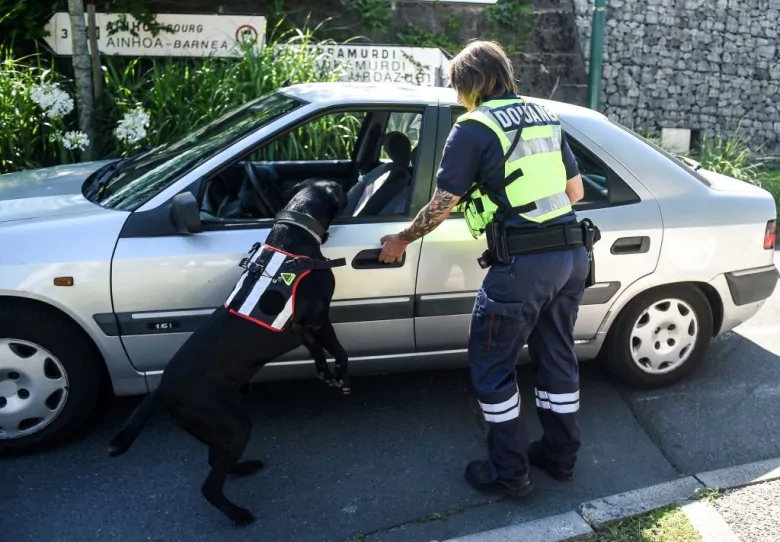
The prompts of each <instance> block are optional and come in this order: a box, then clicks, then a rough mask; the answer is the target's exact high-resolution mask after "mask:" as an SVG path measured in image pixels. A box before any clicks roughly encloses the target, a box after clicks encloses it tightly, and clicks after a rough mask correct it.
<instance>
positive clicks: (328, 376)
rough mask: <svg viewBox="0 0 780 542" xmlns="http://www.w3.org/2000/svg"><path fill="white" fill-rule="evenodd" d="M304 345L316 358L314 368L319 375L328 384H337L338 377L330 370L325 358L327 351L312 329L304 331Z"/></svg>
mask: <svg viewBox="0 0 780 542" xmlns="http://www.w3.org/2000/svg"><path fill="white" fill-rule="evenodd" d="M303 345H304V346H305V347H306V350H308V351H309V354H311V357H312V358H313V359H314V368H315V369H316V371H317V377H318V378H319V379H320V380H322V381H323V382H325V383H326V384H327V385H328V386H335V385H336V377H335V376H333V373H331V372H330V369H329V368H328V361H327V360H326V359H325V351H324V350H323V349H322V346H320V343H319V342H318V341H317V339H315V338H314V336H313V335H312V334H311V332H310V331H308V330H304V332H303Z"/></svg>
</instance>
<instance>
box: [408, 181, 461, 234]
mask: <svg viewBox="0 0 780 542" xmlns="http://www.w3.org/2000/svg"><path fill="white" fill-rule="evenodd" d="M458 199H460V198H458V197H457V196H455V195H454V194H450V193H449V192H446V191H444V190H441V189H440V188H437V189H436V192H435V193H434V194H433V198H431V201H429V202H428V204H427V205H426V206H425V207H423V208H422V209H420V212H419V213H418V214H417V217H416V218H415V219H414V222H412V224H411V225H410V226H408V227H407V228H405V229H404V230H403V231H402V232H401V233H400V234H399V237H400V238H401V240H402V241H404V242H406V243H411V242H412V241H415V240H417V239H419V238H420V237H422V236H423V235H427V234H429V233H431V232H432V231H433V230H434V229H436V226H438V225H439V224H441V222H442V221H443V220H444V219H445V218H447V215H448V214H449V212H450V209H451V208H452V206H453V205H455V203H457V201H458Z"/></svg>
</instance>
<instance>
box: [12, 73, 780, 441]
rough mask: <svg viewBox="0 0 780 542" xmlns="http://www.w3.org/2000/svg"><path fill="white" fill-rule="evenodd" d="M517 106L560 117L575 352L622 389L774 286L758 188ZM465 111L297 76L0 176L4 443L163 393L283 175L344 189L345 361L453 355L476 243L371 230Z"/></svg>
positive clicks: (408, 365)
mask: <svg viewBox="0 0 780 542" xmlns="http://www.w3.org/2000/svg"><path fill="white" fill-rule="evenodd" d="M532 101H533V102H536V103H540V104H542V105H544V106H545V107H547V108H548V109H549V110H550V111H552V112H554V113H555V114H557V115H558V116H559V117H560V119H561V121H562V123H563V126H564V129H565V131H566V134H567V136H568V141H569V143H570V145H571V147H572V149H573V151H574V154H575V155H576V157H577V160H578V162H579V165H580V168H581V171H582V177H583V180H584V183H585V197H584V199H583V200H582V201H581V202H579V203H578V204H577V205H576V209H577V211H578V214H579V216H580V217H588V218H590V219H592V220H593V222H594V223H596V224H597V225H598V226H599V227H600V229H601V232H602V239H601V241H600V242H599V243H598V244H597V245H596V248H595V259H596V280H597V284H596V285H595V286H593V287H591V288H589V289H588V290H587V291H586V293H585V297H584V299H583V300H582V304H581V306H580V311H579V317H578V319H577V325H576V329H575V339H576V343H577V353H578V355H579V357H580V359H582V360H586V359H592V358H596V357H600V358H602V359H603V362H604V363H605V364H606V365H607V366H608V367H609V368H610V370H611V371H612V372H614V374H615V375H617V376H618V377H619V378H620V379H621V380H622V381H623V382H625V383H627V384H628V385H631V386H638V387H659V386H666V385H669V384H671V383H673V382H676V381H678V380H679V379H681V378H682V377H684V376H685V375H686V374H688V373H689V372H690V371H691V370H692V369H693V368H694V366H695V365H696V364H697V363H699V362H700V361H701V360H702V358H703V356H704V354H705V351H706V349H707V346H708V344H709V342H710V340H711V339H712V338H713V337H714V336H716V335H718V334H720V333H723V332H725V331H727V330H730V329H732V328H733V327H735V326H737V325H738V324H741V323H742V322H745V321H746V320H748V319H749V318H751V317H752V316H753V315H754V314H755V313H756V311H758V309H759V308H760V307H761V305H762V303H763V302H764V300H765V299H766V298H768V297H769V296H770V295H771V294H772V292H773V290H774V288H775V284H776V282H777V278H778V272H777V269H776V268H775V266H774V264H773V251H774V250H773V249H774V244H775V217H776V209H775V203H774V201H773V199H772V197H771V196H770V195H769V193H767V192H766V191H764V190H762V189H760V188H758V187H756V186H753V185H750V184H747V183H744V182H740V181H737V180H735V179H732V178H729V177H725V176H723V175H718V174H715V173H712V172H709V171H705V170H703V169H701V168H700V167H699V166H698V165H696V164H693V165H689V164H686V163H684V162H682V161H681V160H679V159H678V158H676V157H674V156H671V155H669V154H668V153H666V152H665V151H663V150H661V149H659V148H658V147H656V146H654V145H652V144H651V143H649V142H648V141H646V140H644V139H642V138H641V137H639V136H637V135H636V134H634V133H633V132H631V131H629V130H627V129H626V128H624V127H622V126H620V125H618V124H615V123H614V122H612V121H610V120H608V119H607V118H606V117H604V116H603V115H601V114H599V113H596V112H593V111H591V110H589V109H584V108H581V107H576V106H573V105H568V104H564V103H558V102H550V101H545V100H535V99H532ZM461 113H463V109H462V108H461V107H460V106H458V105H457V103H456V95H455V92H454V91H453V90H451V89H444V88H426V87H418V86H412V85H387V84H382V85H373V84H360V83H321V84H306V85H296V86H292V87H288V88H284V89H280V90H278V91H275V92H272V93H270V94H267V95H265V96H262V97H260V98H258V99H257V100H254V101H252V102H251V103H248V104H246V105H245V106H243V107H241V108H239V109H237V110H236V111H233V112H231V113H230V114H228V115H226V116H224V117H222V118H220V119H218V120H215V121H214V122H213V123H211V124H209V125H208V126H206V127H205V128H203V129H201V130H198V131H196V132H193V133H192V134H191V135H189V136H188V137H186V138H184V139H183V140H181V141H176V142H171V143H170V144H167V145H164V146H162V147H159V148H155V149H152V150H150V151H146V152H143V153H140V154H138V155H135V156H132V157H130V158H127V159H123V160H119V161H117V160H112V161H104V162H94V163H82V164H75V165H63V166H59V167H52V168H46V169H39V170H33V171H26V172H22V173H14V174H8V175H3V176H0V236H2V247H3V250H2V253H1V254H0V453H4V454H9V453H22V452H29V451H34V450H40V449H43V448H44V447H51V446H54V445H57V444H60V443H62V442H64V441H66V440H67V439H68V438H69V437H71V436H73V435H74V434H75V433H77V432H78V431H80V429H81V428H82V427H83V424H84V422H85V421H86V420H87V419H88V417H89V415H90V413H91V412H92V411H93V410H94V409H95V407H96V405H97V404H98V400H99V398H100V396H101V394H102V393H104V392H108V393H113V394H115V395H132V394H143V393H147V392H148V391H149V390H150V389H152V388H153V387H154V386H156V385H157V383H158V382H159V378H160V375H161V373H162V371H163V369H164V368H165V365H166V363H167V362H168V360H170V359H171V357H172V355H173V354H174V353H175V352H176V350H177V349H178V348H179V347H180V346H181V344H182V343H183V342H184V341H185V340H186V339H187V337H188V336H189V335H190V333H191V332H192V331H193V330H194V329H196V328H197V327H198V326H199V325H200V324H201V322H203V321H204V319H205V318H206V316H207V315H208V314H209V313H211V312H212V311H213V310H214V309H215V307H217V306H219V305H220V304H222V303H223V302H224V300H225V298H226V296H227V295H228V293H229V292H230V291H231V289H232V287H233V285H234V283H235V281H236V280H237V278H238V276H239V274H240V271H241V268H239V266H238V262H239V260H240V259H241V258H242V257H243V256H244V254H245V253H246V252H247V250H249V248H250V247H251V246H252V244H253V243H255V242H257V241H262V240H263V239H264V238H265V236H266V234H267V233H268V231H269V228H270V226H271V223H272V217H273V214H274V212H275V211H276V210H278V208H279V207H280V206H281V204H282V201H283V199H282V198H283V195H282V194H283V191H284V189H285V187H286V186H288V184H289V183H293V182H295V181H299V180H302V179H305V178H309V177H328V178H333V179H337V180H339V181H340V182H342V183H344V186H345V187H346V188H349V187H352V186H353V185H356V183H359V184H357V186H356V187H355V188H353V189H352V191H351V198H352V200H351V201H352V203H353V204H354V203H358V204H357V205H352V206H351V207H350V209H349V210H348V212H346V213H345V214H344V216H342V217H341V218H340V219H338V220H337V222H336V223H335V224H334V225H333V226H332V228H331V237H330V241H329V242H328V243H327V245H325V247H324V253H325V255H326V256H327V257H332V258H338V257H343V258H346V259H347V261H348V262H349V264H348V265H347V266H346V267H342V268H338V269H336V270H335V274H336V280H337V286H336V293H335V301H334V303H333V309H332V313H331V316H332V319H333V321H334V323H335V324H336V329H337V331H338V334H339V336H340V338H341V340H342V342H343V344H344V346H345V347H346V349H347V351H348V352H349V354H350V356H351V368H352V370H353V372H354V373H355V374H360V373H368V372H384V371H398V370H419V369H431V368H441V367H461V366H464V365H466V364H467V361H468V360H467V350H466V347H467V339H468V327H469V318H470V311H471V308H472V303H473V300H474V297H475V294H476V291H477V290H478V288H479V286H480V283H481V282H482V278H483V276H484V274H485V271H484V270H482V269H481V268H480V267H479V265H477V261H476V260H477V257H478V256H479V255H480V254H481V253H482V251H483V250H484V248H485V241H484V238H483V239H480V240H474V239H473V238H471V236H470V235H469V232H468V230H467V228H466V225H465V224H464V220H463V218H462V215H460V214H454V215H453V216H452V217H451V218H449V219H448V220H446V221H445V222H444V223H443V224H442V225H441V226H440V227H439V228H438V229H437V230H435V231H434V232H433V233H431V234H430V235H428V236H427V237H425V238H424V239H421V240H419V241H417V242H415V243H413V244H411V245H410V246H409V247H408V249H407V251H406V257H405V260H404V261H403V262H402V263H401V264H392V265H384V264H380V263H379V262H378V261H377V256H378V254H379V239H380V237H382V236H383V235H385V234H388V233H394V232H397V231H398V230H399V229H400V228H401V227H402V226H403V225H404V224H406V223H408V222H409V221H410V220H411V219H412V218H413V217H414V216H415V214H416V213H417V212H418V211H419V209H420V208H421V207H422V206H423V205H424V204H425V203H426V202H427V201H428V199H429V198H430V196H431V193H432V191H433V189H434V180H435V177H436V170H437V167H438V164H439V160H440V158H441V153H442V148H443V147H444V142H445V140H446V138H447V134H448V132H449V131H450V128H451V127H452V125H453V123H454V122H455V120H456V119H457V117H458V116H459V115H460V114H461ZM391 131H392V132H396V133H397V134H396V135H395V136H394V137H396V138H397V137H398V133H400V134H401V135H402V136H404V137H406V138H408V139H409V140H410V143H411V146H412V149H413V151H412V154H411V156H410V157H409V160H408V161H405V160H401V161H402V162H403V161H405V162H406V163H392V161H391V160H389V159H388V158H387V155H386V154H385V151H384V149H383V141H385V140H386V138H385V135H386V134H387V133H388V132H391ZM399 160H400V159H399V158H398V157H397V156H396V161H397V162H398V161H399ZM405 171H406V172H408V174H406V173H404V172H405ZM399 172H400V173H399ZM399 175H400V177H399ZM398 179H406V180H405V181H403V182H401V184H400V185H399V184H398V183H397V181H398ZM387 187H395V188H394V189H393V190H390V191H388V190H387ZM376 198H379V199H376ZM247 347H256V345H252V346H250V345H247ZM519 361H520V362H526V361H528V356H527V353H524V354H523V356H522V358H521V360H519ZM312 365H313V363H312V361H311V360H310V359H309V358H308V356H307V354H306V352H305V350H303V349H298V350H295V351H293V352H291V353H289V354H288V355H286V356H284V357H283V358H280V359H278V360H277V361H276V362H275V363H273V364H271V365H269V366H267V367H266V368H264V369H263V370H262V371H260V372H259V373H258V375H257V377H256V378H257V379H258V380H268V379H281V378H310V377H313V376H314V369H313V366H312ZM358 385H359V384H358Z"/></svg>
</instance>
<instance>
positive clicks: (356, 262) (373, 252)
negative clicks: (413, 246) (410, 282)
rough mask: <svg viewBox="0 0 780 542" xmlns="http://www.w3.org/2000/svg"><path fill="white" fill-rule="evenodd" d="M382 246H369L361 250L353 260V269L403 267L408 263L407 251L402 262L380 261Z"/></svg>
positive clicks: (402, 257)
mask: <svg viewBox="0 0 780 542" xmlns="http://www.w3.org/2000/svg"><path fill="white" fill-rule="evenodd" d="M381 253H382V249H381V248H369V249H367V250H361V251H360V252H358V253H357V255H356V256H355V258H354V259H353V260H352V268H353V269H386V268H388V267H403V266H404V264H405V263H406V252H404V254H403V256H401V261H400V262H393V263H382V262H380V261H379V255H380V254H381Z"/></svg>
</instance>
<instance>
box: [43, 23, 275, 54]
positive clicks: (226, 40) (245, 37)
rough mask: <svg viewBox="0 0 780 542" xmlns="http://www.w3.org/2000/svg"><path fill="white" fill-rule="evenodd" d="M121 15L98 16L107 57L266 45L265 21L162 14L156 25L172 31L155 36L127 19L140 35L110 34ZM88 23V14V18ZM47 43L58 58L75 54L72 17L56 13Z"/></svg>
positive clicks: (221, 51)
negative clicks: (109, 30)
mask: <svg viewBox="0 0 780 542" xmlns="http://www.w3.org/2000/svg"><path fill="white" fill-rule="evenodd" d="M118 19H119V14H116V13H96V14H95V22H96V26H97V42H98V50H99V51H100V52H101V53H104V54H107V55H122V56H188V57H198V56H200V57H202V56H217V57H227V56H232V55H234V54H235V52H236V47H235V46H236V45H237V44H238V43H240V42H242V41H243V42H249V43H252V44H256V45H258V46H260V47H262V46H263V45H264V44H265V31H266V18H265V17H262V16H241V15H176V14H170V13H160V14H158V15H157V23H158V24H161V25H169V26H170V30H171V31H170V32H165V31H161V32H159V33H158V34H157V35H156V36H154V35H152V32H151V31H150V30H149V28H147V27H146V26H145V25H143V24H142V23H140V22H138V21H136V20H135V19H133V18H132V17H131V16H130V15H128V16H127V22H128V25H129V26H130V27H131V28H133V29H134V30H135V32H136V33H137V34H138V35H137V36H133V34H132V33H131V32H130V31H127V30H120V31H119V32H117V33H115V34H113V35H109V32H108V27H107V25H108V24H109V23H111V22H116V21H117V20H118ZM85 20H86V15H85ZM46 30H48V32H49V35H48V36H47V37H46V43H48V44H49V46H50V47H51V48H52V50H53V51H54V53H55V54H57V55H66V56H67V55H72V54H73V41H72V38H71V35H70V32H71V30H70V16H69V15H68V14H67V13H55V14H54V16H53V17H52V18H51V19H50V20H49V22H48V23H47V25H46Z"/></svg>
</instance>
